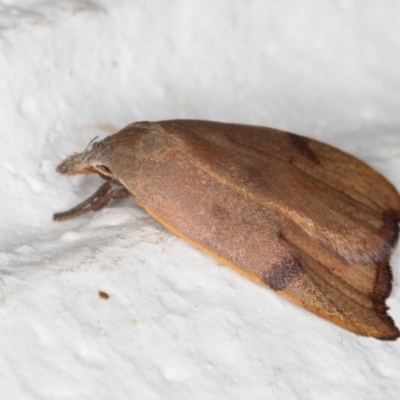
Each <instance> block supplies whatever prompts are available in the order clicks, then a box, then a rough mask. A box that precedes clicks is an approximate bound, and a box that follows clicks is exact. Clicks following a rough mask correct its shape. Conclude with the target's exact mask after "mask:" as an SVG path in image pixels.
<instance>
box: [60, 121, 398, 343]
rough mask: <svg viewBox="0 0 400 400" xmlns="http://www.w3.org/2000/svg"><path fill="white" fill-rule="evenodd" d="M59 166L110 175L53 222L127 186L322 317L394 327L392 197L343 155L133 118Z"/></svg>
mask: <svg viewBox="0 0 400 400" xmlns="http://www.w3.org/2000/svg"><path fill="white" fill-rule="evenodd" d="M57 171H58V172H59V173H61V174H67V175H74V174H90V173H97V174H99V175H100V176H101V177H102V178H104V179H105V180H106V182H105V183H104V184H103V185H102V186H101V187H100V188H99V190H98V191H97V192H96V193H95V194H93V196H91V197H89V198H88V199H87V200H85V201H84V202H82V203H81V204H79V205H78V206H77V207H75V208H73V209H71V210H69V211H67V212H64V213H58V214H55V215H54V219H55V220H57V221H61V220H65V219H68V218H73V217H76V216H78V215H81V214H83V213H86V212H87V211H90V210H93V211H96V210H99V209H100V208H101V207H103V206H105V205H106V204H107V203H108V201H109V200H110V199H121V198H125V197H128V196H130V195H132V196H133V197H134V198H135V200H136V201H137V202H138V203H139V204H140V205H141V206H143V208H144V209H145V210H146V211H147V212H148V213H149V214H150V215H151V216H153V217H154V218H155V219H157V220H158V221H159V222H161V224H163V225H164V226H165V227H166V228H168V229H169V230H171V231H172V232H174V233H175V234H177V235H178V236H180V237H182V238H184V239H186V240H187V241H189V242H190V243H192V244H193V245H194V246H196V247H198V248H200V249H201V250H204V251H206V252H207V253H209V254H211V255H212V256H214V257H215V258H216V259H218V260H220V261H221V262H222V263H224V264H227V265H229V266H231V267H233V268H234V269H235V270H237V271H239V272H240V273H242V274H244V275H246V276H247V277H249V278H251V279H252V280H254V281H256V282H258V283H261V284H264V285H267V286H268V287H270V288H271V289H273V290H275V291H276V292H277V293H279V294H280V295H282V296H284V297H286V298H288V299H289V300H291V301H293V302H294V303H296V304H298V305H300V306H301V307H304V308H306V309H307V310H309V311H311V312H313V313H315V314H317V315H319V316H320V317H322V318H325V319H327V320H329V321H331V322H333V323H335V324H337V325H339V326H341V327H343V328H345V329H348V330H350V331H352V332H355V333H357V334H359V335H364V336H373V337H375V338H377V339H382V340H395V339H397V338H398V337H399V335H400V332H399V330H398V328H397V327H396V326H395V325H394V322H393V320H392V318H391V317H390V316H388V314H387V306H386V305H385V300H386V298H387V297H388V296H389V294H390V291H391V287H392V273H391V269H390V266H389V259H390V256H391V254H392V251H393V248H394V247H395V245H396V243H397V239H398V233H399V227H398V223H399V217H400V196H399V194H398V193H397V191H396V189H395V188H394V187H393V186H392V185H391V184H390V183H389V182H388V181H387V180H386V179H385V178H384V177H383V176H382V175H380V174H379V173H377V172H375V171H374V170H373V169H371V168H370V167H369V166H367V165H366V164H364V163H363V162H362V161H360V160H358V159H357V158H355V157H353V156H351V155H349V154H346V153H344V152H342V151H340V150H338V149H335V148H334V147H331V146H329V145H326V144H323V143H320V142H318V141H316V140H311V139H307V138H305V137H302V136H298V135H295V134H292V133H287V132H282V131H278V130H275V129H270V128H263V127H256V126H246V125H234V124H224V123H218V122H208V121H195V120H173V121H160V122H137V123H134V124H131V125H128V126H127V127H126V128H124V129H122V130H121V131H120V132H118V133H116V134H114V135H111V136H109V137H107V138H106V139H104V140H102V141H99V142H92V143H90V144H89V146H88V147H87V148H86V150H85V151H83V152H82V153H75V154H72V155H71V156H69V157H68V158H67V159H65V160H64V161H63V162H62V163H61V164H60V165H59V166H58V167H57ZM115 185H116V186H117V189H115V190H112V188H113V187H114V186H115ZM118 186H119V187H118Z"/></svg>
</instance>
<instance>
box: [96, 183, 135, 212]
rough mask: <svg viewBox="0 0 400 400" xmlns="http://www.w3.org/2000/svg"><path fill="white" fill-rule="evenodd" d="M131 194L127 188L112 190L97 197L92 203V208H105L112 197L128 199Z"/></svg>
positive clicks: (114, 198)
mask: <svg viewBox="0 0 400 400" xmlns="http://www.w3.org/2000/svg"><path fill="white" fill-rule="evenodd" d="M130 195H131V194H130V193H129V191H128V190H127V189H125V188H121V189H116V190H112V191H111V192H108V193H107V194H106V195H104V196H102V197H98V198H96V199H95V200H94V201H93V202H92V203H91V209H92V210H93V211H98V210H100V209H101V208H103V207H104V206H105V205H107V203H108V202H109V201H110V200H111V199H112V200H122V199H126V198H127V197H129V196H130Z"/></svg>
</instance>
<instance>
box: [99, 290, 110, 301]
mask: <svg viewBox="0 0 400 400" xmlns="http://www.w3.org/2000/svg"><path fill="white" fill-rule="evenodd" d="M99 298H100V299H102V300H108V299H109V298H110V295H109V294H108V293H106V292H103V291H102V290H99Z"/></svg>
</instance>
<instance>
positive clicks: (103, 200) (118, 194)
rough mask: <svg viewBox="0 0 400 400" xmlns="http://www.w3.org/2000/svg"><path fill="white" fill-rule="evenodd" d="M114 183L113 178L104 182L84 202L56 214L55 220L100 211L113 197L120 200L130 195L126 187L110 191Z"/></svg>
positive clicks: (63, 219)
mask: <svg viewBox="0 0 400 400" xmlns="http://www.w3.org/2000/svg"><path fill="white" fill-rule="evenodd" d="M114 183H115V182H113V181H111V180H109V181H107V182H105V183H103V184H102V185H101V186H100V187H99V189H98V190H97V191H96V192H95V193H93V194H92V195H91V196H90V197H88V198H87V199H86V200H84V201H82V203H80V204H78V205H77V206H75V207H74V208H71V209H70V210H68V211H65V212H61V213H56V214H54V215H53V220H54V221H65V220H67V219H71V218H75V217H78V216H79V215H82V214H85V213H87V212H89V211H98V210H100V209H101V208H103V207H104V206H105V205H106V204H107V203H108V202H109V201H110V200H111V199H114V200H120V199H125V198H127V197H129V196H130V193H129V191H128V190H127V189H125V188H121V189H116V190H112V191H110V190H111V188H112V187H113V184H114Z"/></svg>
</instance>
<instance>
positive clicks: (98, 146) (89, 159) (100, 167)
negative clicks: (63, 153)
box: [56, 137, 113, 179]
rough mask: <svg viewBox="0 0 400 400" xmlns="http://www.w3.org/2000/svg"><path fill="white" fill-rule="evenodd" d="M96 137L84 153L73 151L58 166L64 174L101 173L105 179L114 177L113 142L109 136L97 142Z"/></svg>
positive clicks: (57, 169) (59, 170) (58, 169)
mask: <svg viewBox="0 0 400 400" xmlns="http://www.w3.org/2000/svg"><path fill="white" fill-rule="evenodd" d="M96 139H97V137H95V138H94V139H93V140H92V141H91V142H90V143H89V144H88V146H87V147H86V149H85V150H84V151H83V152H82V153H73V154H71V155H70V156H68V157H67V158H65V159H64V160H63V161H62V162H61V163H60V164H59V165H58V166H57V168H56V171H57V172H58V173H60V174H63V175H77V174H85V175H87V174H96V173H97V174H99V175H100V176H101V177H102V178H104V179H113V171H112V168H111V152H112V143H110V140H109V138H106V139H104V140H102V141H100V142H96Z"/></svg>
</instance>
